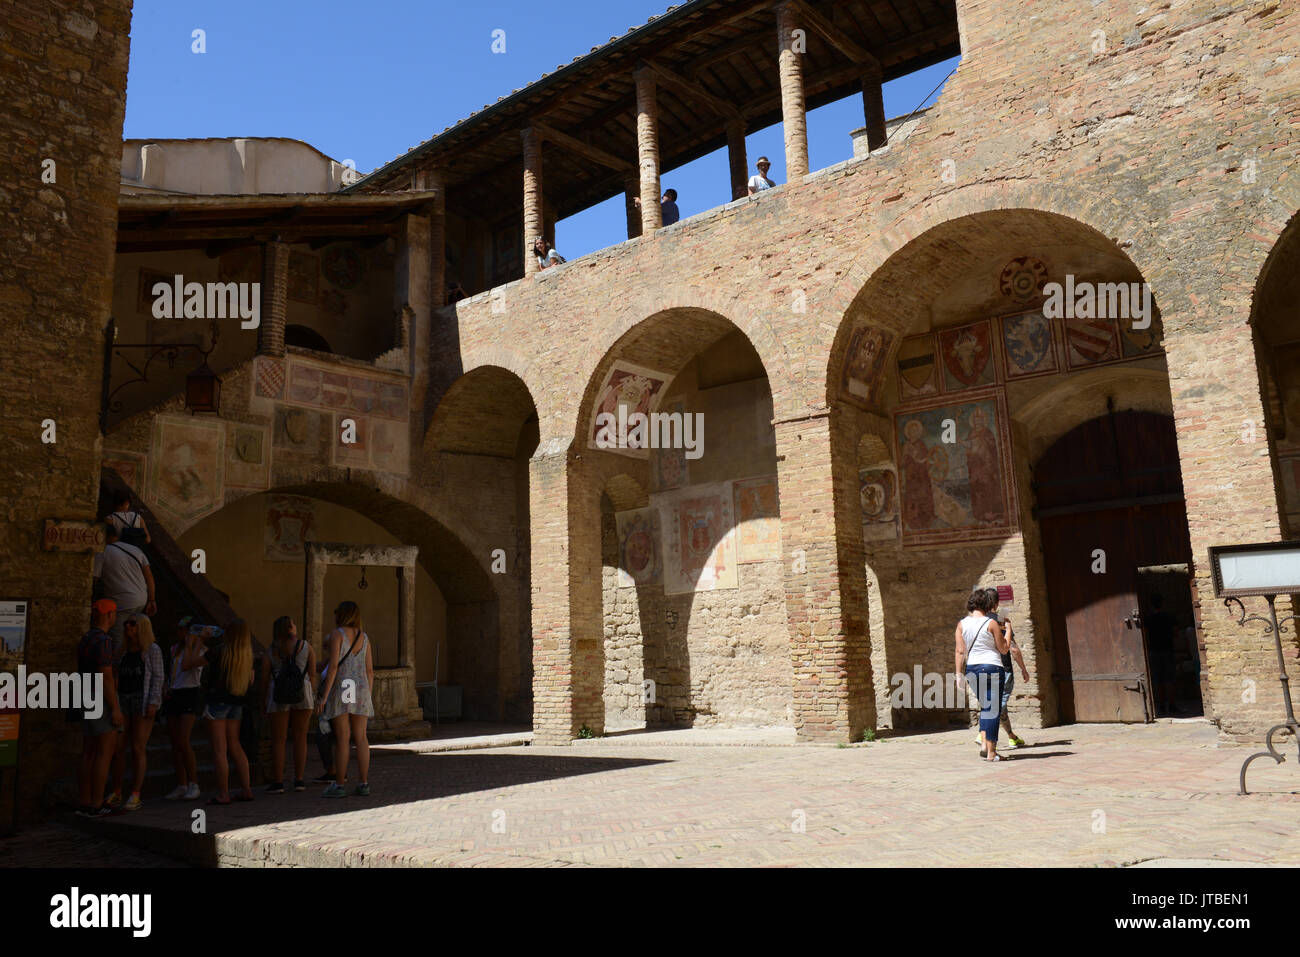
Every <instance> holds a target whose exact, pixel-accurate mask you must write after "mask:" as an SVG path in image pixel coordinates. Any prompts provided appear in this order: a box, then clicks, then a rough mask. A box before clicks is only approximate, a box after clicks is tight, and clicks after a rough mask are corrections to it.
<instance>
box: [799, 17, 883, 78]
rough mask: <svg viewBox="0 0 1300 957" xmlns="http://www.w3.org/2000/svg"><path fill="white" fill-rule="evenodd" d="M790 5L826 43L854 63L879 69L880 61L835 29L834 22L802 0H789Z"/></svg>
mask: <svg viewBox="0 0 1300 957" xmlns="http://www.w3.org/2000/svg"><path fill="white" fill-rule="evenodd" d="M790 5H791V6H792V7H793V8H794V9H795V10H796V11H798V14H799V17H800V19H801V20H802V21H803V22H804V23H805V24H806V25H808V26H810V27H812V28H813V29H814V30H816V31H817V32H818V33H820V34H821V35H822V37H823V38H824V39H825V40H826V42H827V43H829V44H830V45H831V46H833V47H835V49H837V50H839V51H840V52H841V53H843V54H844V55H845V56H846V57H848V58H849V59H850V60H852V61H853V62H854V63H861V64H862V65H863V66H870V67H873V68H874V69H877V70H879V69H880V61H879V60H877V59H876V57H875V55H874V54H873V53H872V52H871V51H870V50H868V49H867V48H866V47H864V46H861V45H860V44H858V43H857V42H856V41H854V40H850V39H849V38H848V37H846V36H845V35H844V32H843V31H842V30H837V29H835V24H833V23H831V21H829V20H827V19H826V18H825V17H824V16H822V15H821V14H820V13H818V12H817V11H816V10H814V9H813V8H812V7H811V6H809V5H808V4H807V3H805V2H804V0H790Z"/></svg>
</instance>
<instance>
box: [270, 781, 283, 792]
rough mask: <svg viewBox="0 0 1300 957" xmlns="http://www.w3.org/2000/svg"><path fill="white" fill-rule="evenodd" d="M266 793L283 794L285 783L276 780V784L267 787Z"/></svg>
mask: <svg viewBox="0 0 1300 957" xmlns="http://www.w3.org/2000/svg"><path fill="white" fill-rule="evenodd" d="M266 793H267V794H283V793H284V785H283V784H281V783H280V782H279V781H276V782H275V783H274V784H268V785H267V787H266Z"/></svg>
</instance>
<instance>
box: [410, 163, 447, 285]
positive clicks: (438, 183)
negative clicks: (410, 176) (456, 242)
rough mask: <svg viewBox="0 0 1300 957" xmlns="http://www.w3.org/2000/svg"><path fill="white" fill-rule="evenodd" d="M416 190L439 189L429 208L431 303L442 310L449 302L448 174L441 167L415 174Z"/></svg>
mask: <svg viewBox="0 0 1300 957" xmlns="http://www.w3.org/2000/svg"><path fill="white" fill-rule="evenodd" d="M415 182H416V189H421V190H437V192H438V195H437V197H435V199H434V201H433V204H432V206H431V207H430V209H429V304H430V306H431V307H432V308H433V309H441V308H442V307H443V306H445V305H446V304H447V196H446V192H445V186H444V183H445V182H446V176H445V174H444V173H443V171H442V170H440V169H425V170H420V171H419V172H417V173H416V174H415Z"/></svg>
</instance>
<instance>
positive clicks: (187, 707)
mask: <svg viewBox="0 0 1300 957" xmlns="http://www.w3.org/2000/svg"><path fill="white" fill-rule="evenodd" d="M192 620H193V619H192V618H189V617H185V618H182V619H181V620H180V621H178V622H177V623H176V643H175V644H173V645H172V680H171V684H170V685H169V686H168V689H167V696H166V699H165V700H164V701H163V706H162V713H163V714H164V715H165V716H166V718H167V736H168V737H169V738H171V743H172V767H173V768H175V769H176V787H174V788H173V789H172V790H171V791H170V792H169V793H168V794H167V795H166V798H165V800H168V801H197V800H198V799H199V775H198V770H197V767H196V762H195V760H194V748H193V746H192V745H191V744H190V734H191V733H192V732H193V731H194V722H195V721H196V720H197V719H198V717H199V715H201V714H202V713H203V666H204V663H205V661H206V659H205V658H204V657H203V656H204V654H205V653H206V652H207V648H206V646H205V645H204V643H203V635H202V634H201V633H198V632H194V633H191V632H190V628H189V626H190V622H191V621H192Z"/></svg>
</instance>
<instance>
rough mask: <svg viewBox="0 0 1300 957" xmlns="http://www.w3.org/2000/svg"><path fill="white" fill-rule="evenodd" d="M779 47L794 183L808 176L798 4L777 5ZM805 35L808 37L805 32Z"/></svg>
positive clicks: (787, 163)
mask: <svg viewBox="0 0 1300 957" xmlns="http://www.w3.org/2000/svg"><path fill="white" fill-rule="evenodd" d="M776 29H777V42H778V47H777V49H778V50H780V69H781V76H780V78H781V122H782V124H783V125H784V127H785V171H786V178H787V180H788V181H789V182H791V183H793V182H795V181H797V180H799V179H800V178H802V177H804V176H807V175H808V118H807V114H806V111H805V109H804V100H803V54H802V53H797V52H795V49H794V44H795V37H794V31H795V30H798V29H801V27H800V24H799V15H798V12H797V11H796V10H795V8H794V6H793V5H792V4H789V3H783V4H781V5H780V6H778V7H777V8H776ZM801 36H806V35H805V34H801Z"/></svg>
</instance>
